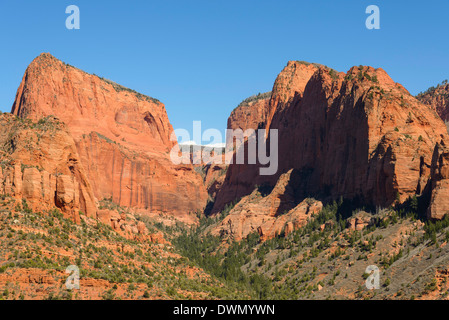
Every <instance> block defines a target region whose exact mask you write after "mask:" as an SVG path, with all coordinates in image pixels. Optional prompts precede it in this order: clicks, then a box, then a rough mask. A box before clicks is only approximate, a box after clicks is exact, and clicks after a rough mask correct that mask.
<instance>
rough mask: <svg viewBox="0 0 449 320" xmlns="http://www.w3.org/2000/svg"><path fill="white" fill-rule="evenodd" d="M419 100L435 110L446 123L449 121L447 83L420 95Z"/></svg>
mask: <svg viewBox="0 0 449 320" xmlns="http://www.w3.org/2000/svg"><path fill="white" fill-rule="evenodd" d="M417 99H418V100H419V101H421V102H422V103H424V104H426V105H428V106H430V107H431V108H432V109H434V110H435V111H436V112H437V113H438V115H439V116H440V117H441V119H443V120H444V121H445V122H448V121H449V84H448V83H447V81H446V82H443V84H439V85H438V86H437V87H433V88H430V89H429V90H427V91H426V92H424V93H421V94H419V95H418V96H417Z"/></svg>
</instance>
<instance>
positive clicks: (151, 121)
mask: <svg viewBox="0 0 449 320" xmlns="http://www.w3.org/2000/svg"><path fill="white" fill-rule="evenodd" d="M12 113H13V114H15V115H18V116H19V117H22V118H29V119H33V120H39V119H41V118H42V117H44V116H48V115H55V116H57V117H58V118H59V119H60V120H61V121H63V122H64V123H66V125H67V127H68V129H69V131H70V133H71V134H72V136H73V138H74V140H75V142H76V146H77V149H78V153H79V155H80V160H81V162H82V164H83V166H84V168H85V169H86V173H87V176H88V177H89V180H90V182H91V184H92V187H93V190H94V194H95V196H96V197H97V198H98V199H102V198H111V197H112V199H113V201H114V202H116V203H117V204H119V205H124V206H130V207H138V208H144V209H149V210H154V211H162V212H167V213H173V214H178V215H179V214H185V213H188V212H194V211H200V210H202V208H203V207H204V206H205V202H206V200H207V192H206V190H205V187H204V185H203V183H202V181H201V177H200V176H199V175H198V174H196V173H195V172H194V170H193V168H192V166H190V165H174V164H173V163H172V162H171V160H170V157H169V152H170V150H171V148H172V147H173V146H175V145H176V142H174V141H170V135H171V134H172V132H173V128H172V126H171V124H170V122H169V120H168V117H167V113H166V110H165V107H164V105H163V104H162V103H160V102H159V101H158V100H156V99H153V98H150V97H147V96H144V95H142V94H139V93H137V92H135V91H133V90H130V89H127V88H124V87H122V86H120V85H118V84H116V83H114V82H112V81H109V80H106V79H103V78H100V77H98V76H95V75H90V74H87V73H85V72H83V71H81V70H79V69H77V68H74V67H72V66H70V65H67V64H65V63H63V62H61V61H59V60H58V59H56V58H54V57H53V56H51V55H50V54H45V53H44V54H42V55H40V56H39V57H37V58H36V59H35V60H34V61H33V62H32V63H31V64H30V66H29V67H28V68H27V70H26V72H25V75H24V77H23V80H22V83H21V85H20V87H19V89H18V92H17V95H16V99H15V102H14V105H13V107H12Z"/></svg>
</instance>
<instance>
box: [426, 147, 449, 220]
mask: <svg viewBox="0 0 449 320" xmlns="http://www.w3.org/2000/svg"><path fill="white" fill-rule="evenodd" d="M431 176H432V180H431V199H430V205H429V208H428V210H427V217H428V218H429V219H442V218H443V217H444V216H445V215H447V214H449V148H448V144H447V140H446V141H444V140H442V141H441V142H440V143H437V144H436V146H435V150H434V153H433V158H432V167H431Z"/></svg>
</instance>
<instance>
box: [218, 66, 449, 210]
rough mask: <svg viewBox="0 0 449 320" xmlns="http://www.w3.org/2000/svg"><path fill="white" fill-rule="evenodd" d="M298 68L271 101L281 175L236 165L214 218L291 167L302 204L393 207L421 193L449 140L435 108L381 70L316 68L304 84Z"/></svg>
mask: <svg viewBox="0 0 449 320" xmlns="http://www.w3.org/2000/svg"><path fill="white" fill-rule="evenodd" d="M293 65H294V64H293V63H291V62H290V63H289V64H288V66H287V67H286V68H285V69H284V70H283V72H282V73H281V75H280V76H279V77H278V79H277V80H276V84H275V86H274V87H273V93H272V99H271V101H270V110H271V112H272V117H271V120H268V122H267V128H268V129H278V131H279V170H278V172H277V174H275V175H273V176H260V175H259V166H258V165H231V166H230V168H229V169H228V173H227V177H226V180H225V183H224V185H223V187H222V188H221V190H220V192H219V194H218V195H217V200H216V204H215V208H214V211H215V212H216V211H219V210H221V209H222V208H223V206H224V205H225V204H226V203H229V202H230V201H233V200H234V199H237V198H240V197H242V196H244V195H247V194H250V193H251V192H252V190H254V187H255V185H262V184H263V183H268V184H271V185H272V186H273V185H274V184H275V183H276V181H277V179H278V178H279V176H280V175H281V174H282V173H284V172H287V171H288V170H290V169H291V168H293V169H295V170H296V171H297V172H298V174H299V175H300V176H301V179H300V181H301V185H300V186H298V190H297V192H299V193H302V197H303V198H305V197H307V196H315V197H318V198H320V199H331V198H338V197H340V196H343V197H345V198H348V199H353V198H359V199H361V200H362V201H364V202H365V203H369V204H375V205H379V206H388V205H390V204H392V203H393V202H394V201H395V200H396V199H397V198H398V197H399V199H400V200H401V201H403V200H405V199H406V198H407V197H408V196H412V195H414V194H420V193H421V192H422V191H423V189H424V187H425V185H426V184H427V183H428V181H429V178H430V165H431V159H432V153H433V149H434V146H435V144H436V142H438V141H440V139H441V138H442V137H445V136H447V132H446V128H445V125H444V123H443V122H442V121H441V119H440V118H439V117H438V115H437V114H436V113H435V112H434V111H433V110H431V108H429V107H428V106H426V105H424V104H422V103H420V102H419V101H418V100H417V99H415V98H414V97H413V96H411V95H410V94H409V92H408V91H407V90H406V89H404V88H403V87H402V86H401V85H400V84H397V83H395V82H394V81H393V80H392V79H391V78H390V77H389V76H388V75H387V74H386V72H385V71H384V70H382V69H374V68H371V67H353V68H351V70H349V71H348V73H347V74H346V75H345V74H343V73H337V72H335V71H334V70H331V69H329V68H326V67H323V66H318V67H317V66H314V65H313V67H314V68H315V72H314V73H313V75H312V76H311V77H310V79H308V80H307V81H306V79H307V76H306V77H305V78H304V76H303V75H302V76H299V77H295V75H297V74H298V72H297V69H296V68H294V67H293ZM306 75H307V73H306ZM304 82H306V83H307V85H305V87H304V90H303V92H302V91H301V89H300V88H302V86H303V84H304ZM280 83H281V84H282V85H281V84H280ZM296 87H297V88H298V89H296V90H294V89H291V88H296ZM288 88H290V89H289V90H288ZM275 97H278V98H275ZM269 139H270V138H269Z"/></svg>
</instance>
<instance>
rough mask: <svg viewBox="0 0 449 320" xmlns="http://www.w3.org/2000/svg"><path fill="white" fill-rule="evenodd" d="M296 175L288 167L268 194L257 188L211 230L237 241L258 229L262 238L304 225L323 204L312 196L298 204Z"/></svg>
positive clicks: (261, 188) (268, 237) (269, 237)
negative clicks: (287, 170)
mask: <svg viewBox="0 0 449 320" xmlns="http://www.w3.org/2000/svg"><path fill="white" fill-rule="evenodd" d="M297 178H298V177H297V176H296V174H295V172H294V171H293V170H290V171H289V172H287V173H285V174H283V175H282V176H281V177H280V179H279V181H278V183H277V184H276V186H275V187H274V189H273V190H272V191H271V192H270V193H269V194H268V195H265V196H264V194H261V190H263V187H260V188H258V189H257V190H254V192H253V193H251V194H250V195H248V196H246V197H243V198H242V199H241V200H240V201H239V202H238V203H237V204H236V205H235V207H234V208H233V209H232V210H231V211H230V213H229V215H228V216H227V217H225V218H224V219H223V221H221V223H219V225H217V226H213V227H212V228H211V233H212V234H214V235H219V236H220V237H222V238H224V239H227V238H231V239H233V240H236V241H240V240H241V239H243V238H246V237H247V236H248V235H249V234H250V233H253V232H258V233H259V235H260V236H261V239H262V241H265V240H268V239H271V238H273V237H275V236H276V235H280V234H281V233H282V232H284V233H285V234H288V233H291V232H292V231H294V230H296V229H298V228H300V227H302V226H304V225H305V224H306V223H307V221H308V219H309V218H310V217H312V216H313V215H315V214H317V213H319V212H320V211H321V209H322V207H323V205H322V203H321V202H320V201H316V200H313V199H306V200H304V201H302V202H301V203H299V204H297V199H296V194H295V189H296V184H297V182H298V181H297ZM262 192H263V191H262Z"/></svg>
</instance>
